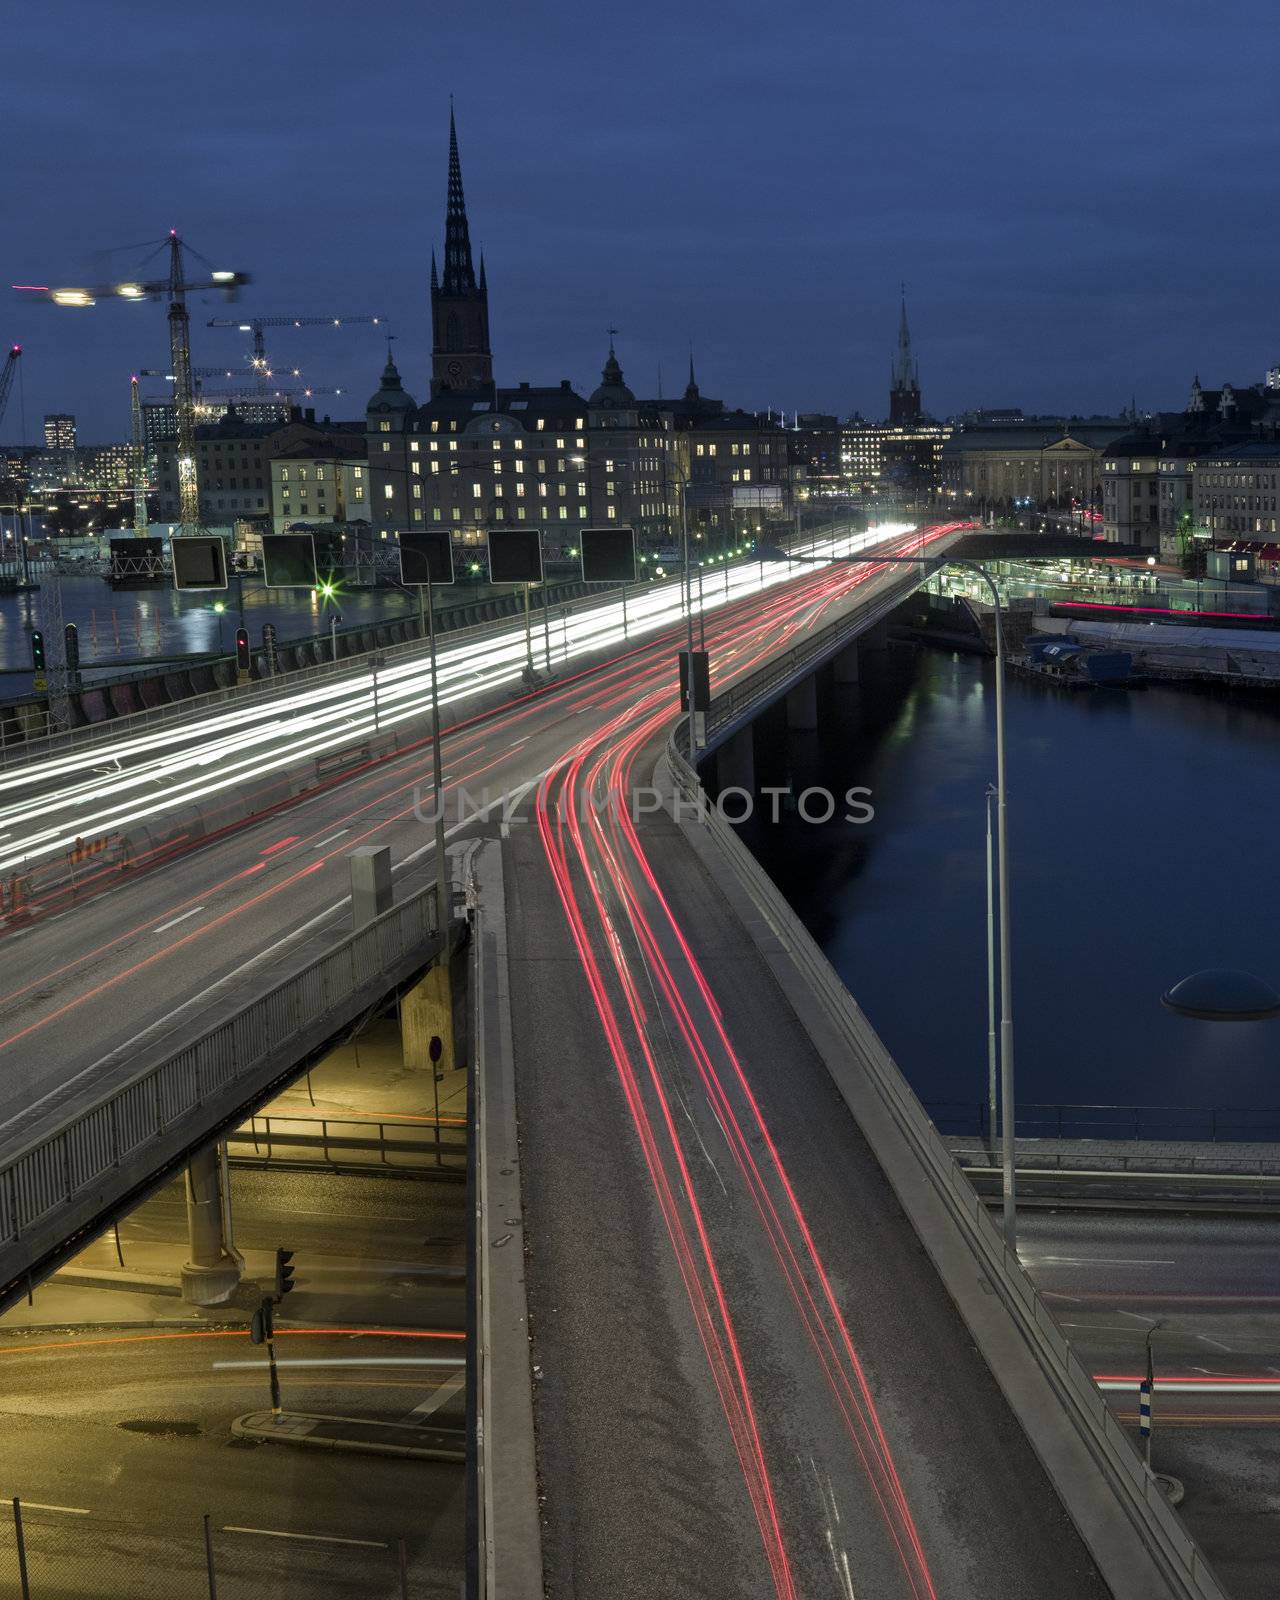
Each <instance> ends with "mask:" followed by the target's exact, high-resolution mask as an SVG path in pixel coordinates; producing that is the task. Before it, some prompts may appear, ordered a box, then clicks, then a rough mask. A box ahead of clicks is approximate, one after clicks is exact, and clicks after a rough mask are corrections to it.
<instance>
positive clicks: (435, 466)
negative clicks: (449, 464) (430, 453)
mask: <svg viewBox="0 0 1280 1600" xmlns="http://www.w3.org/2000/svg"><path fill="white" fill-rule="evenodd" d="M431 470H432V472H439V471H440V463H439V462H438V461H433V462H432V463H431Z"/></svg>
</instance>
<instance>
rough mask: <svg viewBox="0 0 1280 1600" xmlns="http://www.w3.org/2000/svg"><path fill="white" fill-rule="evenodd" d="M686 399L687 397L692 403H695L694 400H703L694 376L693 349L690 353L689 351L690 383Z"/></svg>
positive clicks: (687, 387) (686, 389) (686, 391)
mask: <svg viewBox="0 0 1280 1600" xmlns="http://www.w3.org/2000/svg"><path fill="white" fill-rule="evenodd" d="M684 397H685V399H686V400H688V401H690V402H693V401H694V400H697V399H699V398H701V397H700V395H699V393H698V380H697V378H695V377H694V375H693V350H692V349H690V351H689V382H688V384H687V385H686V387H685V391H684Z"/></svg>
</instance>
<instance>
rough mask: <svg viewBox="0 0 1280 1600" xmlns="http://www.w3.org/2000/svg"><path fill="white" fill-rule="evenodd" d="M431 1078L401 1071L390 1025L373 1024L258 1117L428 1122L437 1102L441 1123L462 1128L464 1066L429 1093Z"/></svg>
mask: <svg viewBox="0 0 1280 1600" xmlns="http://www.w3.org/2000/svg"><path fill="white" fill-rule="evenodd" d="M431 1079H432V1074H431V1073H430V1072H420V1071H406V1070H405V1067H404V1066H403V1064H402V1061H401V1054H400V1033H399V1029H398V1028H397V1027H396V1024H395V1023H394V1022H391V1021H382V1022H376V1023H374V1024H373V1025H372V1027H370V1028H368V1029H367V1030H366V1031H365V1032H364V1033H363V1034H362V1035H361V1036H360V1037H359V1039H356V1040H353V1041H352V1042H351V1043H350V1044H344V1045H340V1046H339V1047H338V1049H336V1050H333V1051H331V1052H330V1054H329V1055H327V1056H325V1058H324V1060H323V1061H321V1062H320V1063H319V1064H318V1065H317V1066H315V1067H313V1068H312V1069H311V1072H310V1073H309V1074H308V1076H307V1077H303V1078H299V1080H298V1081H297V1083H295V1084H293V1085H291V1086H290V1087H289V1088H288V1089H286V1090H285V1091H284V1092H283V1093H282V1094H280V1095H277V1096H276V1098H275V1099H274V1100H272V1101H269V1102H268V1103H267V1104H266V1105H265V1106H263V1107H262V1111H261V1112H260V1115H263V1116H287V1115H290V1114H292V1115H295V1116H312V1117H351V1118H363V1117H368V1118H373V1119H376V1118H378V1117H395V1118H398V1119H400V1120H402V1121H413V1120H418V1119H421V1120H423V1121H426V1122H433V1121H434V1120H435V1115H436V1107H437V1103H438V1105H439V1113H440V1120H441V1122H442V1123H444V1122H446V1121H447V1122H448V1123H450V1124H456V1125H458V1126H460V1127H461V1126H465V1124H466V1116H467V1073H466V1069H465V1067H460V1068H459V1069H458V1070H457V1071H456V1072H447V1073H442V1074H441V1076H440V1079H439V1082H438V1084H437V1085H436V1092H435V1093H434V1094H433V1092H432V1081H431ZM308 1081H309V1083H310V1088H309V1089H308ZM313 1101H314V1103H313Z"/></svg>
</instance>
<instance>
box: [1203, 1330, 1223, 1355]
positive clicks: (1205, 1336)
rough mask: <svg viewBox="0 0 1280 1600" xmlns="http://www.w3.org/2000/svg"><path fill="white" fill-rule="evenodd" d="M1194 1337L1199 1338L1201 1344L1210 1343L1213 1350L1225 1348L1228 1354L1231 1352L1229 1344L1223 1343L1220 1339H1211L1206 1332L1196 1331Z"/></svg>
mask: <svg viewBox="0 0 1280 1600" xmlns="http://www.w3.org/2000/svg"><path fill="white" fill-rule="evenodd" d="M1196 1338H1197V1339H1199V1340H1200V1342H1201V1343H1202V1344H1211V1345H1212V1346H1213V1347H1214V1349H1215V1350H1225V1351H1226V1353H1227V1354H1228V1355H1230V1354H1231V1346H1230V1345H1229V1344H1223V1342H1222V1340H1221V1339H1211V1338H1210V1337H1209V1335H1208V1334H1207V1333H1198V1334H1196Z"/></svg>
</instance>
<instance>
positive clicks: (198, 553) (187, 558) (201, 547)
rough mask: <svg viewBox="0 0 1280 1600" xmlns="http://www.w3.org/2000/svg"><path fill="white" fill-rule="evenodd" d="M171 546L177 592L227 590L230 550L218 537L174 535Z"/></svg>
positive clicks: (174, 582)
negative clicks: (179, 590)
mask: <svg viewBox="0 0 1280 1600" xmlns="http://www.w3.org/2000/svg"><path fill="white" fill-rule="evenodd" d="M169 543H170V547H171V549H172V551H173V586H174V588H175V589H225V588H226V587H227V547H226V545H225V544H224V543H223V542H222V540H221V539H220V538H219V537H218V536H217V535H216V534H214V535H212V536H209V535H205V534H181V533H175V534H174V536H173V538H172V539H171V540H170V541H169Z"/></svg>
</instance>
